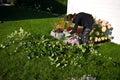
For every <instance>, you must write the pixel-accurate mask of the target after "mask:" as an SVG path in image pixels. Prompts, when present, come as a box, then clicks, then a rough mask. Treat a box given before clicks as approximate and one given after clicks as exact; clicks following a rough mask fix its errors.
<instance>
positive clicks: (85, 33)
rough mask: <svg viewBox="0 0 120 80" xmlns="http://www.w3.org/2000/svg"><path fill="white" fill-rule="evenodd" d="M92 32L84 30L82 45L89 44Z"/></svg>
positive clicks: (87, 29)
mask: <svg viewBox="0 0 120 80" xmlns="http://www.w3.org/2000/svg"><path fill="white" fill-rule="evenodd" d="M90 32H91V29H90V28H84V29H83V33H82V43H88V41H89V34H90Z"/></svg>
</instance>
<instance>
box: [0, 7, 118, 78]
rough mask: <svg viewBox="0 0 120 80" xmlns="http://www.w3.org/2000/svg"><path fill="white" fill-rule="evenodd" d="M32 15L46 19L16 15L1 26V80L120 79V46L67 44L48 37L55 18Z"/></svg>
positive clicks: (40, 14) (37, 14)
mask: <svg viewBox="0 0 120 80" xmlns="http://www.w3.org/2000/svg"><path fill="white" fill-rule="evenodd" d="M21 10H22V9H21ZM23 10H24V9H23ZM25 12H26V11H25ZM30 12H32V11H28V13H26V15H28V14H29V15H31V13H30ZM19 16H20V15H19ZM34 16H36V17H37V16H42V17H43V16H49V18H47V17H46V18H41V17H39V18H37V19H35V18H34V19H33V18H30V17H29V18H27V19H25V18H24V20H23V19H21V18H20V17H19V18H17V15H16V17H14V16H13V18H12V19H11V16H10V17H7V19H6V21H4V23H2V24H0V80H66V79H68V78H75V79H80V78H81V77H82V76H83V75H88V74H90V75H92V76H95V77H96V79H97V80H119V79H120V77H119V74H120V68H119V67H120V59H119V55H120V54H119V52H120V50H119V47H120V45H117V44H114V43H112V42H106V43H101V44H89V45H86V44H84V45H72V44H70V45H67V44H65V43H63V42H62V41H60V40H57V39H54V38H53V37H51V36H50V34H49V33H50V31H51V30H52V29H53V24H54V23H55V22H56V21H57V20H58V17H54V16H52V15H50V14H47V13H43V12H39V13H35V15H34ZM21 17H24V16H22V15H21ZM10 19H11V20H10Z"/></svg>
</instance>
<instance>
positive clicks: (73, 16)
mask: <svg viewBox="0 0 120 80" xmlns="http://www.w3.org/2000/svg"><path fill="white" fill-rule="evenodd" d="M75 16H76V13H74V14H68V15H67V16H66V17H65V19H66V21H73V19H74V18H75Z"/></svg>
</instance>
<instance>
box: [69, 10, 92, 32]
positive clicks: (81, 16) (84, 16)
mask: <svg viewBox="0 0 120 80" xmlns="http://www.w3.org/2000/svg"><path fill="white" fill-rule="evenodd" d="M73 23H75V25H74V28H73V30H72V32H71V34H73V33H75V32H76V30H77V28H78V26H83V31H84V29H85V28H89V29H92V26H93V24H94V18H93V17H92V15H91V14H88V13H84V12H81V13H78V14H77V15H76V16H75V18H74V20H73Z"/></svg>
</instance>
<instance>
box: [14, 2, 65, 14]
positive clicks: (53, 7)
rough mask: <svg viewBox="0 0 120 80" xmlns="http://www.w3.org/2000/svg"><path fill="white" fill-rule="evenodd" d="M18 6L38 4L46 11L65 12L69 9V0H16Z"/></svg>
mask: <svg viewBox="0 0 120 80" xmlns="http://www.w3.org/2000/svg"><path fill="white" fill-rule="evenodd" d="M14 3H15V5H17V6H34V4H36V5H37V6H38V5H40V9H41V10H44V11H50V12H53V13H58V14H63V13H66V10H67V0H15V2H14Z"/></svg>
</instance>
